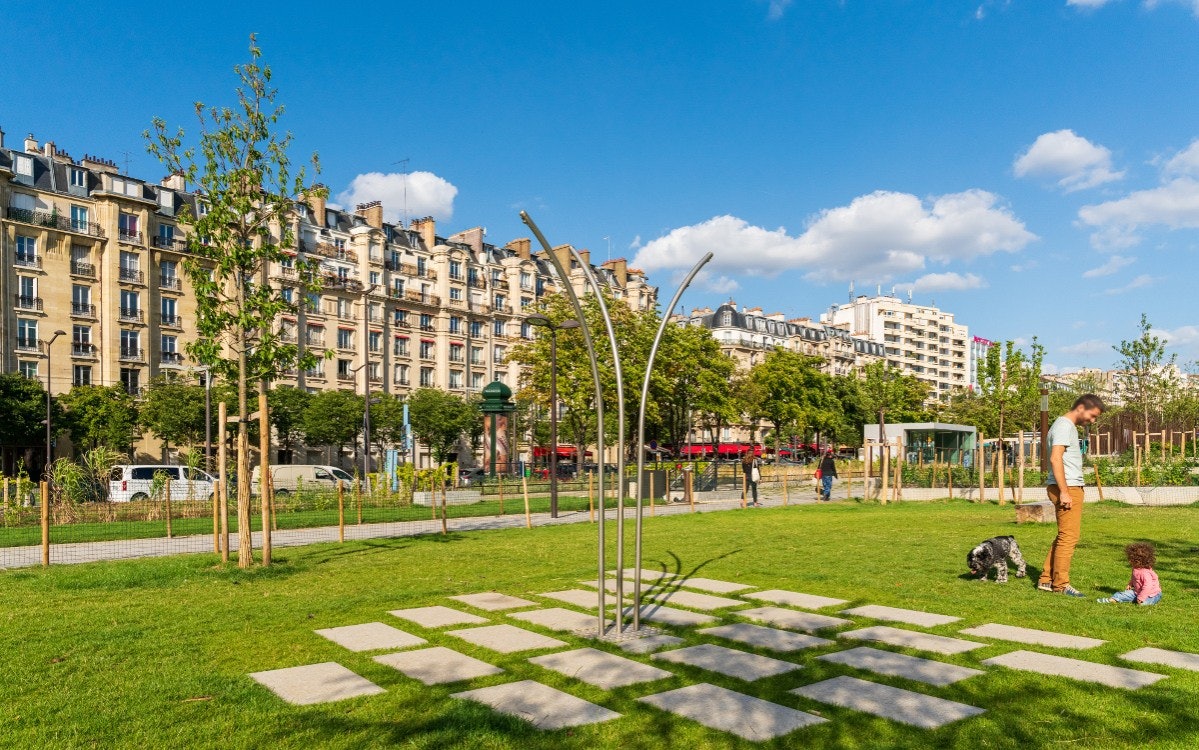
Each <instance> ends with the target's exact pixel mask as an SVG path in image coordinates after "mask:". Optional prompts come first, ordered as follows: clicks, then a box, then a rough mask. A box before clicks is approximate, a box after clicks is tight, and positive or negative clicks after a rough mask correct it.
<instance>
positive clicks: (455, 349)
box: [450, 344, 463, 362]
mask: <svg viewBox="0 0 1199 750" xmlns="http://www.w3.org/2000/svg"><path fill="white" fill-rule="evenodd" d="M462 348H463V347H462V345H461V344H450V361H451V362H461V361H462Z"/></svg>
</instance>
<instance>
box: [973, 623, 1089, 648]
mask: <svg viewBox="0 0 1199 750" xmlns="http://www.w3.org/2000/svg"><path fill="white" fill-rule="evenodd" d="M959 632H962V633H965V634H966V635H976V636H979V637H980V638H996V639H998V640H1001V641H1014V642H1016V643H1028V644H1032V645H1034V646H1050V647H1052V648H1079V649H1081V648H1095V647H1096V646H1102V645H1103V644H1104V643H1106V641H1101V640H1099V639H1098V638H1084V637H1082V636H1080V635H1066V634H1065V633H1051V632H1049V631H1048V630H1033V629H1032V628H1017V627H1014V626H1012V625H997V624H995V623H988V624H986V625H979V626H978V627H976V628H966V629H965V630H962V631H959Z"/></svg>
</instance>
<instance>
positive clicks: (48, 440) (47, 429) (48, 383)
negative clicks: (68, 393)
mask: <svg viewBox="0 0 1199 750" xmlns="http://www.w3.org/2000/svg"><path fill="white" fill-rule="evenodd" d="M66 335H67V332H66V331H62V330H59V331H55V332H54V335H53V336H51V337H50V340H49V341H47V342H46V476H50V462H51V459H50V430H51V428H50V347H51V346H52V345H53V344H54V342H55V341H56V340H57V339H58V337H59V336H66Z"/></svg>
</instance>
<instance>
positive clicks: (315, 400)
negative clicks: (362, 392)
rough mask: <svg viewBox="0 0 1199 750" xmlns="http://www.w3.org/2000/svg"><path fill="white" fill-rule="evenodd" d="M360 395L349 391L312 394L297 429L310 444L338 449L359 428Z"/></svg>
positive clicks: (356, 433)
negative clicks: (331, 446)
mask: <svg viewBox="0 0 1199 750" xmlns="http://www.w3.org/2000/svg"><path fill="white" fill-rule="evenodd" d="M362 411H363V401H362V397H361V396H359V395H357V394H354V393H350V392H349V391H321V392H320V393H316V394H313V396H312V400H311V401H310V402H309V403H308V408H306V409H305V410H304V416H303V419H302V420H301V426H300V429H301V431H302V432H303V433H304V440H305V441H306V442H308V443H309V444H311V445H333V446H337V448H338V449H339V450H340V449H341V448H343V447H344V446H345V445H346V444H347V443H350V442H353V441H354V440H355V438H357V436H358V431H359V430H361V429H362V416H363V413H362Z"/></svg>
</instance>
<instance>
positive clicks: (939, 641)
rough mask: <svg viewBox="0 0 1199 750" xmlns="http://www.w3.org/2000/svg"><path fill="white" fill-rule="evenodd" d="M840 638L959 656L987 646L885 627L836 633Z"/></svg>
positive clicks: (879, 626) (877, 626)
mask: <svg viewBox="0 0 1199 750" xmlns="http://www.w3.org/2000/svg"><path fill="white" fill-rule="evenodd" d="M837 635H838V637H841V638H853V639H855V640H859V641H877V642H879V643H886V644H888V645H891V646H904V647H906V648H914V649H916V650H917V651H932V652H933V653H937V654H961V653H964V652H966V651H973V650H974V649H976V648H982V647H983V646H985V645H987V644H985V643H978V642H976V641H964V640H962V639H961V638H949V637H948V636H944V635H932V634H931V633H917V632H916V631H914V630H904V629H903V628H892V627H889V626H887V625H875V626H874V627H870V628H861V629H859V630H848V631H846V632H844V633H837Z"/></svg>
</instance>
